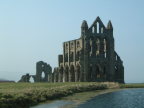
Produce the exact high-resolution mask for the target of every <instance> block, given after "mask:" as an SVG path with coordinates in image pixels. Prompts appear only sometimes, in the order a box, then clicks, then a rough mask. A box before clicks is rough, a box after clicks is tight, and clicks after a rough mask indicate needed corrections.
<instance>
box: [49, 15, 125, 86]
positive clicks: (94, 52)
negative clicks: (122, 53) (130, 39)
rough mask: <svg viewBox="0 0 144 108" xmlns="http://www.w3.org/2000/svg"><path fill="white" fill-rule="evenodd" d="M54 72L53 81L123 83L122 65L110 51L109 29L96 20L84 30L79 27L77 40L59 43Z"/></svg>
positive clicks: (112, 44)
mask: <svg viewBox="0 0 144 108" xmlns="http://www.w3.org/2000/svg"><path fill="white" fill-rule="evenodd" d="M58 60H59V61H58V62H59V63H58V64H59V67H58V68H56V69H54V72H53V75H52V76H53V80H52V81H53V82H79V81H116V82H120V83H124V66H123V61H122V60H121V59H120V57H119V56H118V54H117V53H116V51H115V49H114V37H113V26H112V23H111V21H109V22H108V24H107V27H105V25H104V24H103V22H102V21H101V19H100V18H99V17H97V18H96V20H95V21H94V22H93V24H92V25H91V26H90V27H88V24H87V22H86V21H83V23H82V25H81V37H80V38H78V39H76V40H72V41H67V42H64V43H63V54H61V55H59V56H58Z"/></svg>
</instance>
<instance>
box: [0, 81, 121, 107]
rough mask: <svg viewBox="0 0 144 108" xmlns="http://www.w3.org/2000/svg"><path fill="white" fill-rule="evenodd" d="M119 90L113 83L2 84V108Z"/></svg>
mask: <svg viewBox="0 0 144 108" xmlns="http://www.w3.org/2000/svg"><path fill="white" fill-rule="evenodd" d="M108 88H119V84H118V83H113V82H111V83H110V82H101V83H100V82H99V83H97V82H74V83H0V108H28V107H29V106H32V105H36V104H38V103H40V102H44V101H47V100H53V99H58V98H61V97H65V96H68V95H71V94H74V93H79V92H84V91H93V90H103V89H108Z"/></svg>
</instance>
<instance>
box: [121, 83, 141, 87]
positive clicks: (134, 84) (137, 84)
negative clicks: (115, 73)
mask: <svg viewBox="0 0 144 108" xmlns="http://www.w3.org/2000/svg"><path fill="white" fill-rule="evenodd" d="M120 87H121V88H144V83H131V84H121V85H120Z"/></svg>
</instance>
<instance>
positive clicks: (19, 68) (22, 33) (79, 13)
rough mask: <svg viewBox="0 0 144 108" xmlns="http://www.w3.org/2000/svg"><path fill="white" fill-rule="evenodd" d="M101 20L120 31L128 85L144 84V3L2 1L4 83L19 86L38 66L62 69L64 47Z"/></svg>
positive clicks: (118, 0)
mask: <svg viewBox="0 0 144 108" xmlns="http://www.w3.org/2000/svg"><path fill="white" fill-rule="evenodd" d="M97 16H99V17H100V18H101V20H102V21H103V23H104V24H105V25H107V23H108V21H109V20H111V21H112V24H113V27H114V38H115V50H116V52H117V53H118V54H119V55H120V57H121V59H122V60H123V63H124V67H125V82H126V83H142V82H143V83H144V63H143V61H144V43H143V41H144V0H0V78H3V79H9V80H15V81H18V80H19V79H20V77H21V76H22V75H24V74H26V73H30V74H32V75H34V74H35V72H36V62H37V61H41V60H42V61H45V62H47V63H48V64H50V65H51V66H52V68H54V67H57V66H58V55H59V54H62V51H63V50H62V47H63V45H62V43H63V42H65V41H69V40H73V39H77V38H79V37H80V33H81V31H80V30H81V28H80V27H81V23H82V21H83V20H87V22H88V25H89V26H90V25H91V24H92V23H93V21H94V20H95V19H96V17H97Z"/></svg>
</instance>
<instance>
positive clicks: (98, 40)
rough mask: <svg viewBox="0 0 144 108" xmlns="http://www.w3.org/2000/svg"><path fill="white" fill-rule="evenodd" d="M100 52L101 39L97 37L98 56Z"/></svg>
mask: <svg viewBox="0 0 144 108" xmlns="http://www.w3.org/2000/svg"><path fill="white" fill-rule="evenodd" d="M99 53H100V39H99V38H97V39H96V56H98V55H99Z"/></svg>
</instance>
